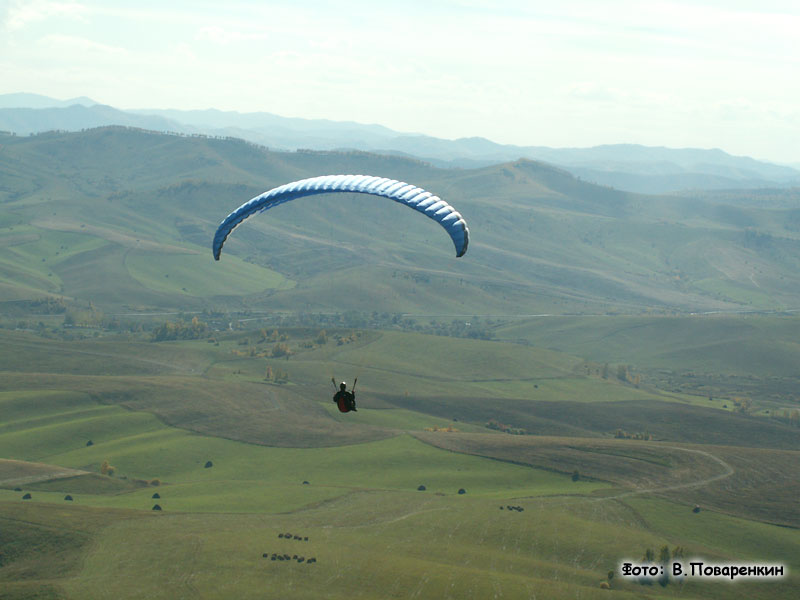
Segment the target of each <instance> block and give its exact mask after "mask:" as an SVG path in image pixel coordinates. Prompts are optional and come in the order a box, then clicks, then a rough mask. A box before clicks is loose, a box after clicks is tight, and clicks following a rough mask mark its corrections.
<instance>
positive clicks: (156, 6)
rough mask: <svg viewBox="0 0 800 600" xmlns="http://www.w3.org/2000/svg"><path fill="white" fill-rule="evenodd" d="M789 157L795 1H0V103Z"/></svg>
mask: <svg viewBox="0 0 800 600" xmlns="http://www.w3.org/2000/svg"><path fill="white" fill-rule="evenodd" d="M11 92H33V93H38V94H44V95H47V96H52V97H55V98H59V99H67V98H72V97H75V96H89V97H90V98H92V99H94V100H96V101H98V102H102V103H104V104H110V105H112V106H116V107H118V108H182V109H189V108H211V107H213V108H219V109H223V110H236V111H240V112H251V111H266V112H271V113H275V114H279V115H283V116H292V117H305V118H327V119H333V120H349V121H358V122H362V123H380V124H382V125H386V126H387V127H391V128H392V129H396V130H399V131H408V132H420V133H426V134H429V135H434V136H438V137H444V138H458V137H470V136H483V137H487V138H489V139H491V140H494V141H497V142H501V143H514V144H521V145H543V146H555V147H575V146H579V147H580V146H592V145H597V144H607V143H621V142H630V143H641V144H648V145H660V146H670V147H700V148H711V147H719V148H722V149H723V150H726V151H728V152H730V153H732V154H742V155H749V156H754V157H756V158H764V159H770V160H774V161H783V162H794V163H800V2H797V1H796V0H783V1H782V0H753V1H745V0H686V1H683V0H667V1H663V2H662V1H658V0H652V1H649V0H648V1H644V0H642V1H632V0H631V1H622V0H603V1H599V0H585V1H582V0H575V1H572V0H563V1H561V2H556V1H553V0H547V1H541V2H540V1H538V0H521V1H519V2H517V1H503V0H425V1H417V0H402V1H398V2H388V1H381V0H369V1H366V0H365V1H357V0H355V1H350V0H339V1H332V2H322V1H319V2H314V1H307V0H289V1H261V2H250V1H244V0H226V1H220V0H214V1H213V2H212V1H208V2H207V1H205V0H191V1H183V0H169V1H165V0H133V1H125V2H123V1H115V0H74V1H73V0H21V1H17V0H0V93H11Z"/></svg>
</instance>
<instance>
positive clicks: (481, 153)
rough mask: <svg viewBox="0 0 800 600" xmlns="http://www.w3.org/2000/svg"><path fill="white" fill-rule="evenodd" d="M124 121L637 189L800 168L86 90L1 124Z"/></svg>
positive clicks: (742, 182) (790, 182) (743, 185)
mask: <svg viewBox="0 0 800 600" xmlns="http://www.w3.org/2000/svg"><path fill="white" fill-rule="evenodd" d="M105 125H124V126H129V127H138V128H142V129H148V130H154V131H169V132H176V133H183V134H204V135H213V136H223V137H238V138H241V139H244V140H248V141H250V142H254V143H257V144H261V145H264V146H267V147H269V148H272V149H275V150H296V149H302V148H305V149H311V150H335V149H345V150H347V149H352V150H364V151H369V152H376V153H381V154H399V155H411V156H414V157H417V158H420V159H422V160H425V161H427V162H430V163H431V164H433V165H436V166H439V167H458V168H473V167H482V166H488V165H492V164H499V163H503V162H510V161H515V160H518V159H520V158H527V159H531V160H536V161H542V162H547V163H550V164H552V165H556V166H559V167H562V168H564V169H566V170H568V171H569V172H571V173H572V174H574V175H576V176H578V177H580V178H582V179H585V180H587V181H591V182H593V183H598V184H600V185H606V186H611V187H615V188H617V189H621V190H627V191H635V192H640V193H651V194H658V193H671V192H678V191H685V190H720V189H757V188H776V187H777V188H787V187H792V186H797V185H800V170H797V169H795V168H792V167H789V166H784V165H776V164H772V163H769V162H763V161H758V160H754V159H752V158H749V157H737V156H731V155H729V154H727V153H725V152H723V151H722V150H718V149H713V150H702V149H671V148H663V147H645V146H639V145H635V144H614V145H604V146H596V147H593V148H547V147H541V146H514V145H504V144H498V143H495V142H492V141H490V140H487V139H484V138H477V137H476V138H462V139H457V140H445V139H440V138H434V137H430V136H426V135H422V134H415V133H401V132H396V131H393V130H391V129H388V128H386V127H383V126H381V125H366V124H361V123H355V122H337V121H328V120H320V119H299V118H287V117H280V116H277V115H274V114H270V113H264V112H259V113H238V112H230V111H228V112H223V111H219V110H215V109H209V110H163V109H137V110H119V109H116V108H113V107H110V106H105V105H101V104H97V103H96V102H94V101H93V100H91V99H89V98H86V97H80V98H74V99H71V100H55V99H52V98H47V97H45V96H39V95H36V94H23V93H19V94H5V95H0V130H5V131H11V132H14V133H16V134H18V135H28V134H30V133H36V132H42V131H49V130H62V131H78V130H81V129H88V128H92V127H99V126H105Z"/></svg>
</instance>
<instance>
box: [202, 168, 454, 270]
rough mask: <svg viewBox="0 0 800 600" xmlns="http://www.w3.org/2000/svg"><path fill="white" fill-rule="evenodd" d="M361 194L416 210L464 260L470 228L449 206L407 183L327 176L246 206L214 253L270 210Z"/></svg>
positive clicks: (223, 226)
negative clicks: (440, 230)
mask: <svg viewBox="0 0 800 600" xmlns="http://www.w3.org/2000/svg"><path fill="white" fill-rule="evenodd" d="M337 192H345V193H348V192H349V193H360V194H370V195H373V196H381V197H384V198H389V199H390V200H394V201H395V202H398V203H400V204H403V205H405V206H408V207H409V208H413V209H414V210H416V211H418V212H421V213H422V214H424V215H425V216H427V217H429V218H431V219H433V220H434V221H436V222H437V223H439V224H440V225H441V226H442V227H444V229H445V231H447V233H448V234H449V235H450V239H452V240H453V244H454V245H455V248H456V256H457V257H460V256H464V254H465V253H466V252H467V247H468V246H469V228H468V227H467V223H466V221H465V220H464V219H463V218H462V217H461V214H459V213H458V212H457V211H456V210H455V209H454V208H453V207H452V206H450V205H449V204H448V203H447V202H445V201H444V200H442V199H441V198H439V197H438V196H434V195H433V194H431V193H430V192H426V191H425V190H423V189H422V188H419V187H416V186H414V185H411V184H409V183H405V182H403V181H397V180H395V179H387V178H385V177H373V176H370V175H323V176H321V177H312V178H310V179H301V180H299V181H294V182H292V183H287V184H286V185H282V186H279V187H276V188H273V189H271V190H269V191H267V192H264V193H263V194H260V195H258V196H256V197H255V198H253V199H251V200H249V201H248V202H245V203H244V204H242V205H241V206H240V207H239V208H237V209H236V210H235V211H233V212H232V213H231V214H229V215H228V216H227V217H225V219H224V220H223V221H222V223H220V225H219V227H218V228H217V231H216V233H215V234H214V242H213V244H212V250H213V252H214V258H215V259H216V260H219V257H220V254H221V253H222V246H223V244H224V243H225V240H226V239H227V238H228V236H229V235H230V234H231V232H232V231H233V230H234V229H235V228H236V227H237V226H238V225H239V224H240V223H241V222H242V221H244V220H245V219H247V218H248V217H250V216H251V215H253V214H255V213H257V212H261V211H264V210H269V209H270V208H273V207H275V206H278V205H279V204H283V203H284V202H289V201H290V200H295V199H297V198H302V197H304V196H313V195H316V194H328V193H337Z"/></svg>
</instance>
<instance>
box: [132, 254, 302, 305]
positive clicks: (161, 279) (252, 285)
mask: <svg viewBox="0 0 800 600" xmlns="http://www.w3.org/2000/svg"><path fill="white" fill-rule="evenodd" d="M125 267H126V268H127V270H128V272H129V273H130V274H131V276H132V277H133V278H134V279H136V280H137V281H138V282H140V283H141V284H142V285H143V286H145V287H147V288H149V289H151V290H155V291H158V292H162V293H167V294H179V295H180V294H183V295H187V296H195V297H203V298H205V297H211V296H240V295H247V294H255V293H259V292H264V291H265V290H268V289H274V288H284V287H291V285H293V284H292V283H291V282H289V281H288V280H287V279H286V278H285V277H283V276H282V275H280V274H278V273H276V272H275V271H271V270H269V269H265V268H263V267H259V266H256V265H253V264H250V263H246V262H244V261H243V260H241V259H240V258H237V257H233V256H226V257H225V261H224V264H222V263H216V262H215V261H214V259H213V257H212V256H211V251H210V250H209V251H208V253H207V255H206V254H191V255H181V254H168V255H162V254H157V253H147V252H135V253H131V254H129V255H128V256H127V257H126V258H125Z"/></svg>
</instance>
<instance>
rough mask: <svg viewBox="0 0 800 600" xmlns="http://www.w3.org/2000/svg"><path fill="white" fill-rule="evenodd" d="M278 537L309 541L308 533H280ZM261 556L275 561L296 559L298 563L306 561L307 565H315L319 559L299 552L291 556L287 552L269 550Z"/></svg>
mask: <svg viewBox="0 0 800 600" xmlns="http://www.w3.org/2000/svg"><path fill="white" fill-rule="evenodd" d="M278 539H282V540H292V541H296V542H307V541H308V536H307V535H297V534H292V533H279V534H278ZM261 556H262V558H269V559H270V560H274V561H290V560H294V561H297V562H298V563H302V562H305V563H306V564H307V565H313V564H314V563H315V562H317V559H316V558H314V557H313V556H312V557H311V558H306V557H305V556H302V555H297V554H293V555H291V556H290V555H288V554H286V553H283V554H281V553H277V552H273V553H272V554H270V553H269V552H264V554H262V555H261Z"/></svg>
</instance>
